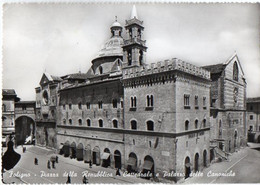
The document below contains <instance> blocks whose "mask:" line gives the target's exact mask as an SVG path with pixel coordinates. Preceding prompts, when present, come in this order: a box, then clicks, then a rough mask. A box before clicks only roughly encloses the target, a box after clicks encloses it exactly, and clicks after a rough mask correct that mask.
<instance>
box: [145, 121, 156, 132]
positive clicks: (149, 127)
mask: <svg viewBox="0 0 260 185" xmlns="http://www.w3.org/2000/svg"><path fill="white" fill-rule="evenodd" d="M146 126H147V130H149V131H153V130H154V128H153V121H147V122H146Z"/></svg>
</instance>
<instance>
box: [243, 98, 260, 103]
mask: <svg viewBox="0 0 260 185" xmlns="http://www.w3.org/2000/svg"><path fill="white" fill-rule="evenodd" d="M246 102H247V103H256V102H260V97H255V98H247V99H246Z"/></svg>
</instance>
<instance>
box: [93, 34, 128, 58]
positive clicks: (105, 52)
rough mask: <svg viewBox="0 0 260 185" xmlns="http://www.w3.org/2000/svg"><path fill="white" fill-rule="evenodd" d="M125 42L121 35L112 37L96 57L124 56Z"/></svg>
mask: <svg viewBox="0 0 260 185" xmlns="http://www.w3.org/2000/svg"><path fill="white" fill-rule="evenodd" d="M123 44H124V40H123V38H122V37H120V36H115V37H112V38H110V39H109V40H108V41H107V42H106V43H105V44H104V45H103V46H102V49H101V50H100V51H99V52H98V55H97V56H96V57H95V59H97V58H101V57H108V56H123V49H122V46H123Z"/></svg>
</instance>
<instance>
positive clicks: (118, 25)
mask: <svg viewBox="0 0 260 185" xmlns="http://www.w3.org/2000/svg"><path fill="white" fill-rule="evenodd" d="M112 27H121V28H122V26H121V24H120V23H119V22H117V21H115V22H114V23H113V24H112V25H111V28H112Z"/></svg>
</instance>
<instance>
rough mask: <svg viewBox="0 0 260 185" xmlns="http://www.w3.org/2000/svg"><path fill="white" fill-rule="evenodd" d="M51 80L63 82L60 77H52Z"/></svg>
mask: <svg viewBox="0 0 260 185" xmlns="http://www.w3.org/2000/svg"><path fill="white" fill-rule="evenodd" d="M51 78H52V79H53V81H62V79H61V78H60V77H58V76H53V75H51Z"/></svg>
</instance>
